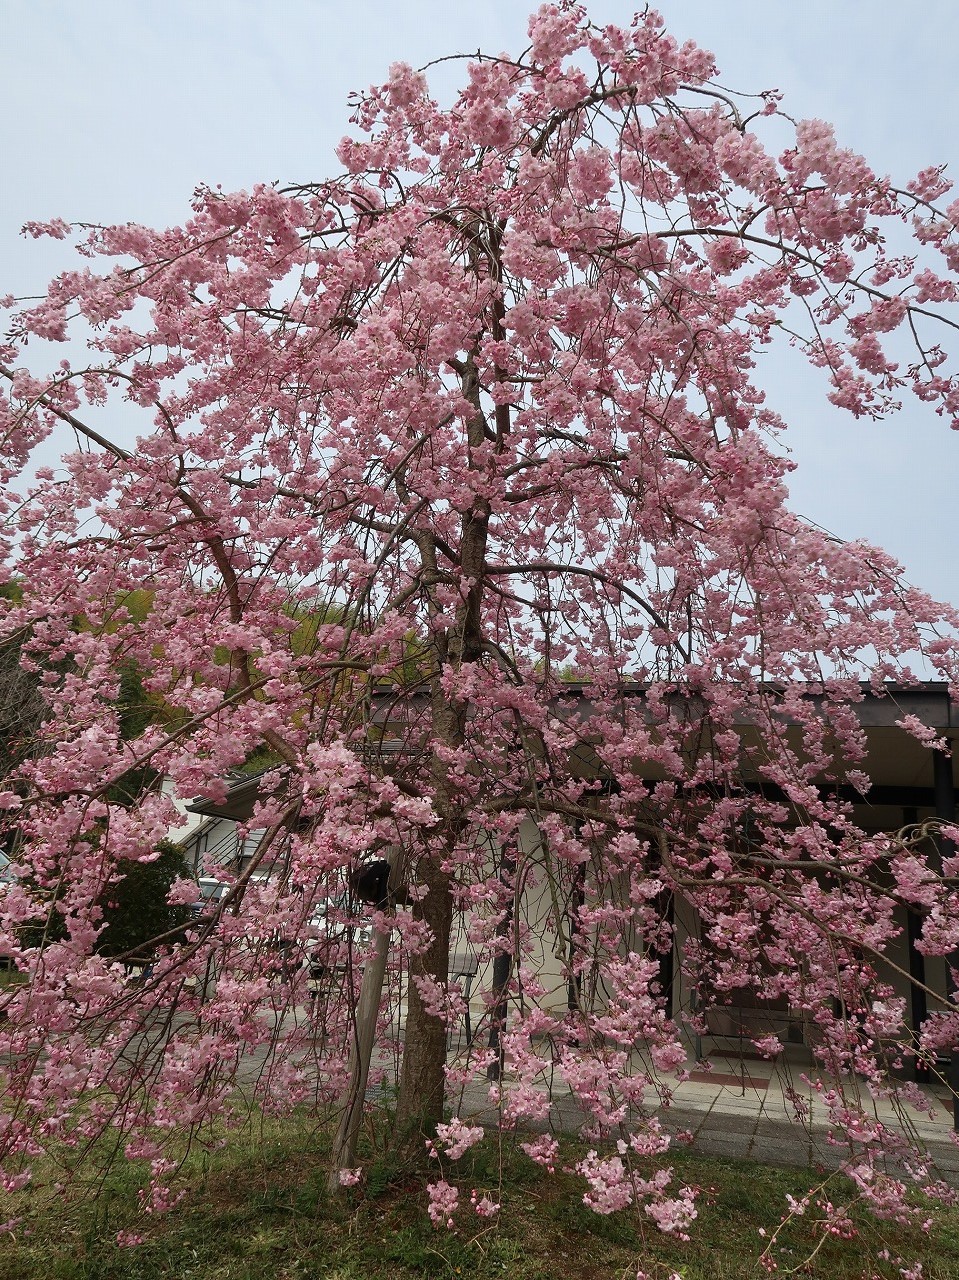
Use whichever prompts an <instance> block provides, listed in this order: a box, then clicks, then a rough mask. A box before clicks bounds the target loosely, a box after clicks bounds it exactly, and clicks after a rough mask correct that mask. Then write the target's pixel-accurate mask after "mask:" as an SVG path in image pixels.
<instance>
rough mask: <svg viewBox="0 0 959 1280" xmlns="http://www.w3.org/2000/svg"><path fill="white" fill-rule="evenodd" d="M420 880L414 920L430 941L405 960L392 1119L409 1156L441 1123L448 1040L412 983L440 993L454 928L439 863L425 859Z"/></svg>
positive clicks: (443, 1027)
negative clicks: (431, 985) (423, 982)
mask: <svg viewBox="0 0 959 1280" xmlns="http://www.w3.org/2000/svg"><path fill="white" fill-rule="evenodd" d="M419 879H420V882H421V883H423V884H424V885H426V887H427V889H428V892H427V894H426V896H425V897H424V898H423V899H422V901H421V902H419V903H418V904H417V908H416V914H417V916H418V917H419V918H420V919H422V920H423V922H424V923H425V924H426V925H428V926H429V929H430V932H431V935H432V937H431V941H430V945H429V947H428V948H427V949H426V951H424V952H422V953H421V954H420V955H415V956H411V957H410V971H409V982H408V984H407V995H406V1000H407V1012H406V1032H405V1037H404V1045H403V1069H402V1073H401V1076H400V1093H399V1102H398V1105H397V1115H396V1132H397V1140H398V1142H399V1144H400V1145H401V1146H402V1147H406V1148H408V1149H409V1150H410V1151H411V1152H412V1153H414V1154H415V1153H416V1151H417V1148H418V1149H419V1150H420V1151H423V1150H424V1149H425V1147H424V1143H425V1140H426V1139H427V1138H429V1137H431V1136H432V1135H433V1134H434V1133H435V1131H436V1126H437V1125H438V1124H439V1123H440V1122H441V1121H442V1119H443V1107H444V1104H445V1098H446V1039H447V1028H446V1023H445V1021H444V1020H443V1019H442V1018H439V1017H437V1016H436V1015H435V1014H432V1013H429V1012H428V1011H427V1008H426V1006H425V1004H424V1002H423V999H422V997H421V995H420V992H419V989H418V987H417V984H416V979H417V978H427V979H430V980H431V981H432V982H435V983H438V984H439V985H440V986H442V987H443V988H444V990H445V987H446V984H447V981H448V979H449V955H450V933H451V930H452V924H453V898H452V894H451V892H450V882H449V877H448V876H447V875H446V874H445V873H444V872H442V871H441V870H440V869H439V860H438V859H434V858H430V859H429V860H428V861H427V862H426V863H425V865H423V866H421V868H420V874H419Z"/></svg>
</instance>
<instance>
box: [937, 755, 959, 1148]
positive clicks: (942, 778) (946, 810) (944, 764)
mask: <svg viewBox="0 0 959 1280" xmlns="http://www.w3.org/2000/svg"><path fill="white" fill-rule="evenodd" d="M932 770H933V772H932V778H933V789H934V793H935V801H936V817H937V818H940V819H941V820H942V821H943V822H949V823H954V822H955V820H956V789H955V786H954V785H953V781H952V758H951V756H948V755H946V753H945V752H944V751H936V750H933V753H932ZM936 846H937V848H938V852H939V858H938V859H937V861H938V862H939V866H938V867H937V868H936V869H937V871H940V872H941V870H942V861H941V860H942V859H943V858H951V857H952V856H953V853H954V852H955V846H954V845H953V842H952V841H951V840H946V839H945V838H943V837H937V839H936ZM945 961H946V999H947V1000H950V1001H952V1000H953V998H954V997H955V994H956V990H955V983H954V982H953V980H952V974H951V972H950V971H951V969H952V968H955V967H959V953H957V952H953V953H952V955H949V956H946V957H945ZM948 1080H949V1088H950V1089H951V1090H952V1127H953V1128H954V1129H956V1130H959V1045H955V1044H954V1045H953V1046H952V1054H951V1057H950V1059H949V1068H948Z"/></svg>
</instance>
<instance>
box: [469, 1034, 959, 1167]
mask: <svg viewBox="0 0 959 1280" xmlns="http://www.w3.org/2000/svg"><path fill="white" fill-rule="evenodd" d="M713 1068H714V1069H713V1070H712V1071H711V1072H708V1073H707V1072H705V1071H701V1070H699V1069H696V1070H694V1071H693V1072H692V1078H691V1079H690V1080H688V1081H686V1082H685V1083H683V1084H680V1085H678V1086H676V1089H675V1094H674V1099H673V1102H672V1105H671V1106H670V1107H669V1108H664V1109H660V1111H659V1113H658V1114H659V1118H660V1120H661V1121H662V1123H663V1124H664V1127H665V1128H666V1129H667V1130H668V1131H669V1132H670V1133H672V1134H673V1135H678V1134H688V1135H691V1142H690V1145H691V1147H692V1149H693V1150H695V1151H698V1152H702V1153H703V1154H707V1155H716V1156H731V1157H736V1158H740V1159H753V1160H760V1161H763V1162H764V1163H766V1164H775V1165H790V1166H800V1167H808V1168H815V1167H824V1168H835V1167H837V1166H838V1165H840V1164H841V1163H842V1162H843V1161H844V1160H846V1159H848V1157H849V1148H848V1146H846V1145H839V1144H837V1143H835V1142H833V1141H830V1139H829V1125H828V1117H827V1110H826V1105H825V1103H824V1102H823V1100H822V1098H821V1097H820V1096H819V1095H818V1094H817V1092H816V1091H815V1090H814V1089H813V1088H812V1087H811V1086H810V1085H808V1084H804V1083H803V1082H802V1081H801V1080H800V1079H799V1074H798V1072H797V1071H795V1069H794V1070H793V1071H792V1072H790V1073H789V1074H788V1075H787V1074H786V1073H785V1072H782V1071H777V1069H776V1067H775V1066H774V1065H773V1064H770V1063H765V1062H762V1063H755V1062H749V1063H741V1062H738V1061H736V1060H735V1059H724V1058H721V1057H714V1058H713ZM504 1083H505V1085H506V1086H507V1087H508V1080H507V1081H505V1082H504ZM787 1089H791V1090H795V1091H796V1092H797V1093H798V1094H799V1096H800V1097H801V1098H802V1100H803V1101H804V1103H805V1104H806V1106H807V1107H808V1108H809V1114H808V1119H807V1120H806V1121H805V1122H802V1123H801V1122H799V1121H798V1120H797V1119H796V1118H795V1108H794V1106H793V1104H792V1102H791V1101H790V1099H789V1098H788V1097H787V1096H786V1090H787ZM924 1092H925V1093H926V1096H928V1097H929V1098H930V1100H932V1101H933V1102H934V1105H935V1108H936V1114H935V1116H934V1117H930V1116H928V1115H926V1114H924V1113H921V1112H918V1111H915V1110H913V1109H912V1108H906V1109H905V1110H904V1111H900V1112H897V1111H896V1110H895V1109H894V1108H893V1107H892V1105H891V1104H890V1103H889V1102H887V1101H885V1100H879V1101H874V1100H872V1099H871V1098H868V1095H867V1096H866V1097H865V1098H864V1099H863V1103H864V1110H866V1111H867V1113H868V1114H869V1115H871V1116H874V1117H875V1118H876V1119H877V1120H878V1121H880V1122H881V1123H882V1124H884V1125H885V1126H886V1127H887V1128H889V1129H892V1130H893V1131H895V1132H899V1133H907V1134H908V1135H909V1136H910V1137H911V1139H912V1141H913V1143H914V1145H916V1146H919V1147H921V1148H923V1149H924V1150H926V1151H928V1152H929V1154H930V1155H931V1156H932V1159H933V1162H934V1165H935V1168H936V1170H937V1172H938V1173H939V1175H940V1176H941V1177H942V1178H943V1179H944V1180H945V1181H947V1182H950V1183H952V1184H953V1185H954V1186H959V1144H957V1143H956V1142H955V1141H954V1139H953V1137H952V1114H951V1107H949V1106H947V1105H946V1104H945V1103H944V1101H942V1100H941V1099H939V1098H938V1097H935V1096H934V1095H933V1094H932V1092H931V1091H929V1090H925V1091H924ZM462 1112H463V1114H464V1115H466V1116H470V1117H473V1118H475V1119H476V1120H477V1122H486V1123H493V1122H495V1119H496V1110H495V1108H494V1107H492V1106H491V1105H490V1102H489V1092H488V1084H487V1082H486V1081H485V1080H483V1079H476V1080H474V1081H472V1082H471V1083H470V1084H468V1085H467V1086H466V1087H465V1089H464V1090H463V1106H462ZM585 1120H586V1117H585V1115H584V1113H583V1112H582V1111H581V1110H580V1108H579V1107H578V1106H577V1104H576V1102H575V1101H574V1099H573V1098H572V1096H571V1095H570V1094H569V1092H568V1091H558V1090H556V1089H555V1088H554V1092H553V1099H552V1104H551V1107H550V1115H549V1119H548V1121H544V1122H542V1123H541V1124H539V1125H536V1126H534V1125H528V1126H527V1127H529V1128H539V1129H544V1130H545V1129H547V1128H552V1129H553V1130H554V1131H557V1132H564V1133H569V1134H575V1133H577V1132H578V1130H579V1128H580V1127H581V1126H582V1124H583V1123H584V1122H585Z"/></svg>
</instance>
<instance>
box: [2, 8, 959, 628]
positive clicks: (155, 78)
mask: <svg viewBox="0 0 959 1280" xmlns="http://www.w3.org/2000/svg"><path fill="white" fill-rule="evenodd" d="M534 7H535V4H534V3H533V2H532V0H528V3H524V0H474V3H472V4H464V3H461V2H460V0H390V2H387V0H269V2H268V3H267V2H266V0H160V2H156V0H0V108H2V115H0V118H2V119H3V121H4V146H3V170H2V178H0V295H2V294H4V293H8V292H9V293H16V294H21V295H22V294H33V293H37V292H38V291H40V290H41V289H42V287H43V285H44V284H45V282H46V280H47V278H48V277H49V276H50V275H51V274H53V273H54V272H55V271H56V270H57V269H58V268H59V267H62V266H64V265H66V260H65V256H64V255H65V248H64V246H63V245H59V244H56V243H53V244H48V243H44V242H40V243H34V242H31V241H25V240H23V239H22V238H21V237H20V236H19V234H18V233H19V229H20V227H21V225H22V224H23V223H24V222H25V221H26V220H27V219H31V218H32V219H47V218H50V217H54V216H62V217H65V218H66V219H67V220H74V219H75V220H78V221H90V222H122V221H136V222H143V223H148V224H151V225H166V224H169V223H175V222H181V221H182V219H183V217H184V215H185V213H186V211H187V207H188V202H189V197H190V193H191V192H192V190H193V188H194V187H195V186H196V185H197V184H198V183H200V182H207V183H211V184H215V183H221V184H222V185H223V187H224V188H227V189H236V188H241V187H249V186H250V185H251V184H252V183H254V182H258V181H271V180H273V179H281V180H283V181H291V180H306V179H312V178H320V177H324V176H326V175H328V174H329V173H331V172H333V171H335V170H336V169H337V168H338V166H337V164H336V161H335V159H334V157H333V147H334V146H335V145H336V143H337V142H338V140H339V139H340V138H341V137H342V136H343V134H344V133H345V132H346V131H347V117H348V114H349V112H348V109H347V107H346V98H347V95H348V93H349V92H350V91H351V90H353V89H358V88H364V87H365V86H367V85H369V84H370V83H373V82H379V81H380V80H382V79H383V78H384V75H385V72H386V69H387V67H388V65H389V64H390V62H393V61H397V60H402V61H406V62H410V63H412V64H413V65H414V66H421V65H422V64H424V63H426V62H428V61H430V60H432V59H435V58H439V57H442V56H443V55H444V54H448V53H456V52H471V51H475V50H476V49H478V48H482V49H483V50H484V51H486V52H494V53H499V52H501V51H503V50H508V51H510V52H514V53H515V52H518V51H519V50H520V49H522V48H523V46H524V44H525V31H526V18H527V12H528V10H529V9H531V8H534ZM637 7H640V3H639V0H593V3H592V4H591V6H590V8H591V12H592V15H593V17H594V20H596V21H599V22H609V21H612V22H626V21H628V19H629V17H630V15H631V14H632V12H633V11H634V10H635V9H636V8H637ZM657 7H658V8H659V10H660V11H661V12H662V13H663V14H664V16H665V18H666V21H667V24H668V25H669V27H670V29H671V30H672V31H673V32H674V33H675V34H676V35H677V36H679V37H681V38H683V39H686V38H692V39H694V40H696V41H697V42H698V43H699V44H702V45H704V46H706V47H707V48H710V49H712V50H713V51H714V52H715V54H716V55H717V59H718V62H719V66H720V69H721V72H722V78H723V81H724V83H726V84H727V85H729V86H731V87H733V88H736V89H741V90H745V91H757V90H760V89H766V88H778V89H780V90H782V91H783V92H784V93H785V95H786V100H785V103H784V106H785V108H786V109H787V110H788V111H790V113H791V114H792V115H794V116H797V117H820V118H823V119H827V120H831V121H832V122H833V123H834V124H835V125H836V131H837V135H838V137H839V140H840V142H841V143H843V144H844V145H848V146H852V147H855V148H856V149H857V150H860V151H862V152H863V154H864V155H865V156H866V157H867V159H868V160H869V162H870V164H871V165H872V166H873V168H874V169H876V170H877V171H878V172H879V173H890V174H892V175H893V177H895V178H897V179H899V180H902V181H905V180H906V179H908V178H909V177H911V176H912V175H913V174H914V173H915V172H916V171H917V170H918V169H920V168H921V167H923V166H925V165H927V164H933V163H937V164H938V163H947V164H948V165H949V166H950V171H951V172H952V173H953V174H954V175H956V176H959V129H957V126H959V77H957V76H956V72H955V58H956V50H957V49H959V0H925V2H924V3H923V4H904V3H902V0H803V3H801V4H796V3H794V0H735V3H720V2H719V0H662V2H661V3H660V4H659V5H658V6H657ZM435 75H436V78H437V83H438V84H439V85H441V86H444V87H445V88H446V89H447V91H448V90H449V89H451V88H452V87H453V86H454V85H455V84H456V83H457V77H458V76H461V75H462V65H461V64H457V63H447V64H444V65H443V66H442V67H439V68H437V69H436V72H435ZM956 355H957V358H959V350H957V351H956ZM766 381H767V383H768V384H769V390H770V395H771V398H772V400H773V402H774V404H775V406H776V407H777V408H779V409H780V410H781V411H782V412H784V414H785V416H786V417H787V418H788V420H789V422H790V424H791V427H792V428H793V430H792V432H791V435H790V444H791V447H792V448H793V451H794V453H795V456H796V457H797V459H798V460H799V463H800V470H799V472H798V474H797V476H796V477H794V479H793V482H792V485H791V488H792V491H793V496H794V505H795V507H796V508H797V509H798V510H799V511H801V512H802V513H803V514H805V515H808V516H810V517H812V518H814V519H816V520H818V521H819V522H820V523H821V524H824V525H826V526H827V527H829V528H830V529H832V530H833V531H834V532H836V533H838V534H841V535H842V536H844V537H847V538H851V537H860V536H862V537H867V538H869V539H871V540H872V541H874V542H878V543H880V544H881V545H883V546H885V547H886V548H887V549H888V550H889V551H891V552H892V553H893V554H895V555H897V556H898V557H899V558H900V559H901V560H903V562H904V563H905V565H906V566H907V570H908V574H909V577H910V579H911V580H912V581H913V582H915V583H916V584H917V585H919V586H923V587H925V588H927V589H928V590H930V591H931V592H933V593H934V594H935V595H938V596H940V597H941V598H947V599H950V600H952V601H953V602H954V603H957V604H959V557H957V556H956V554H955V550H954V547H955V540H956V535H955V521H954V519H953V506H954V499H955V488H956V485H955V476H956V473H957V467H956V463H957V454H959V435H957V434H956V433H952V432H950V431H949V430H948V428H947V427H945V426H944V424H943V423H942V422H941V420H939V419H938V418H936V417H935V416H933V415H930V414H929V413H928V412H926V411H924V409H923V407H922V406H919V405H918V404H913V403H907V405H906V406H905V407H904V409H903V412H902V413H901V414H900V415H899V416H898V417H897V418H896V419H894V420H892V421H890V422H887V423H883V424H879V425H876V424H872V423H860V422H856V421H854V420H853V419H852V418H850V417H848V415H844V414H839V413H838V412H837V411H833V410H831V409H830V407H829V406H828V405H827V404H826V403H825V396H824V392H823V385H822V383H821V382H820V381H819V380H818V377H817V375H816V374H815V373H813V372H812V371H806V370H804V369H800V368H799V367H798V366H796V367H792V366H789V365H788V364H783V365H780V364H778V363H777V364H775V365H771V366H770V370H769V372H768V373H767V376H766Z"/></svg>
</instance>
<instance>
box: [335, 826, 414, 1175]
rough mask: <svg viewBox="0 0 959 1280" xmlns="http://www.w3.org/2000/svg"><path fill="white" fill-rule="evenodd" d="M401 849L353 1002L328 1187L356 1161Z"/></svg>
mask: <svg viewBox="0 0 959 1280" xmlns="http://www.w3.org/2000/svg"><path fill="white" fill-rule="evenodd" d="M401 853H402V851H401V850H400V849H398V848H395V847H394V848H392V849H390V851H389V853H388V854H387V861H388V862H389V864H390V876H389V888H388V900H387V904H386V910H387V917H386V920H385V922H384V923H385V926H386V927H385V928H384V929H383V930H381V931H377V932H376V937H375V941H374V943H373V953H372V955H371V956H370V957H369V959H368V960H367V962H366V967H365V968H364V970H363V981H362V983H361V985H360V996H359V1000H358V1001H357V1005H356V1017H355V1020H354V1024H353V1043H352V1045H351V1046H350V1077H349V1080H348V1082H347V1085H346V1088H345V1089H344V1091H343V1096H342V1098H341V1100H340V1122H339V1125H338V1126H337V1130H336V1138H335V1140H334V1143H333V1159H332V1163H331V1167H330V1174H329V1189H330V1191H338V1190H339V1189H340V1187H341V1186H342V1185H343V1184H342V1182H341V1178H340V1175H341V1173H343V1172H344V1171H345V1170H347V1169H352V1168H354V1167H355V1165H356V1144H357V1140H358V1138H359V1134H360V1121H361V1120H362V1119H363V1103H364V1102H365V1100H366V1084H367V1081H368V1080H369V1075H370V1060H371V1059H372V1057H373V1044H374V1041H375V1039H376V1019H377V1017H378V1015H379V1012H380V1004H381V1003H382V1000H383V983H384V981H385V980H386V962H387V959H388V957H389V951H390V932H391V929H390V918H391V916H392V904H393V902H394V900H395V895H396V893H397V892H398V890H399V886H400V883H401V881H402V868H401V863H402V857H401Z"/></svg>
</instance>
